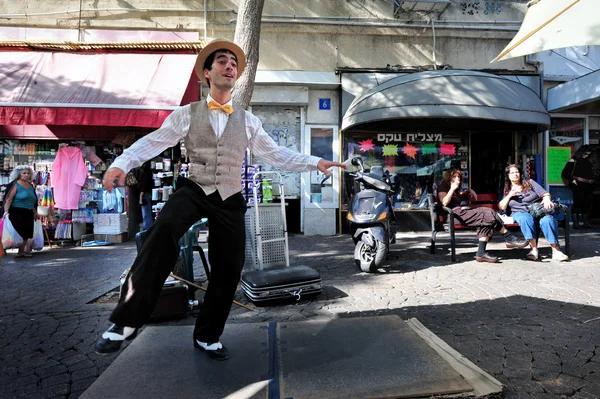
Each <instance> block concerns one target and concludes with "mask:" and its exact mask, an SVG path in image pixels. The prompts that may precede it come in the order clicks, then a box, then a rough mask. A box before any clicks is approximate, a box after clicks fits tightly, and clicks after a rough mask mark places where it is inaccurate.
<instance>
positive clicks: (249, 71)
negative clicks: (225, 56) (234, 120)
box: [233, 0, 265, 109]
mask: <svg viewBox="0 0 600 399" xmlns="http://www.w3.org/2000/svg"><path fill="white" fill-rule="evenodd" d="M264 4H265V0H243V1H242V2H241V3H240V7H239V9H238V16H237V22H236V26H235V35H234V39H233V41H234V42H235V43H237V44H238V45H239V46H240V47H241V48H242V50H244V53H245V54H246V69H245V71H244V73H243V74H242V76H240V77H239V79H238V81H237V83H236V85H235V90H234V91H233V98H234V99H235V100H236V101H237V102H239V103H240V104H241V105H242V107H243V108H244V109H247V108H248V105H250V99H251V98H252V91H253V90H254V79H255V78H256V68H257V67H258V56H259V43H260V22H261V17H262V11H263V6H264Z"/></svg>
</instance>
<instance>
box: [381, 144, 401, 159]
mask: <svg viewBox="0 0 600 399" xmlns="http://www.w3.org/2000/svg"><path fill="white" fill-rule="evenodd" d="M382 149H383V156H384V157H395V156H396V155H398V144H385V145H384V146H383V147H382Z"/></svg>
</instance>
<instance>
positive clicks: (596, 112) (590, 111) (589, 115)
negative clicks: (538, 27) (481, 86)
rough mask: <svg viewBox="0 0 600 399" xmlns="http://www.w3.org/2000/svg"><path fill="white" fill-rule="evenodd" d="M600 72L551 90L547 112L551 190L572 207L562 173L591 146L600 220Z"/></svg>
mask: <svg viewBox="0 0 600 399" xmlns="http://www.w3.org/2000/svg"><path fill="white" fill-rule="evenodd" d="M598 87H600V72H599V71H596V72H592V73H589V74H587V75H584V76H582V77H580V78H578V79H574V80H572V81H569V82H566V83H562V84H560V85H558V86H555V87H553V88H551V89H549V90H548V94H547V98H548V112H550V115H551V117H552V122H551V127H550V129H549V131H548V135H547V140H546V142H547V143H548V144H547V148H546V152H547V159H548V189H549V191H550V192H551V193H552V194H553V195H555V196H557V197H560V198H561V200H562V201H563V202H565V203H566V204H571V203H572V201H573V196H572V192H571V190H569V189H568V188H567V187H565V185H564V184H563V181H562V179H561V178H560V175H559V173H560V171H562V168H563V167H564V165H565V164H566V162H567V161H568V160H569V159H570V158H571V157H572V156H573V154H574V153H575V151H577V149H579V148H580V147H581V146H583V145H586V144H589V145H591V148H592V154H591V156H590V157H589V158H590V160H591V162H592V165H593V168H594V176H595V177H596V179H595V189H594V196H593V199H594V201H593V202H594V203H593V206H592V217H593V218H594V220H595V221H598V220H599V219H600V181H599V180H600V95H599V94H598V92H597V88H598Z"/></svg>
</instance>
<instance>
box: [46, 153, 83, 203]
mask: <svg viewBox="0 0 600 399" xmlns="http://www.w3.org/2000/svg"><path fill="white" fill-rule="evenodd" d="M87 173H88V170H87V168H86V167H85V163H84V162H83V156H82V154H81V150H80V149H79V148H76V147H63V148H61V149H59V150H58V153H57V154H56V158H55V159H54V162H53V163H52V175H53V176H52V178H53V182H54V201H55V203H56V204H55V206H56V207H57V208H59V209H78V208H79V194H80V193H81V187H82V186H83V185H84V184H85V180H86V178H87Z"/></svg>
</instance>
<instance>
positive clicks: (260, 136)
mask: <svg viewBox="0 0 600 399" xmlns="http://www.w3.org/2000/svg"><path fill="white" fill-rule="evenodd" d="M246 128H247V129H249V131H250V132H251V139H250V150H251V151H252V153H254V154H255V155H258V156H259V157H260V158H261V159H263V160H264V161H265V162H267V163H268V164H269V165H271V166H275V167H277V168H281V169H286V170H291V171H294V172H307V171H310V170H314V169H318V170H320V171H321V172H323V173H324V174H325V175H326V176H329V175H330V172H329V170H328V169H329V168H331V167H333V166H339V167H341V168H344V169H346V167H347V166H346V165H344V164H342V163H340V162H334V161H329V160H326V159H322V158H319V157H315V156H312V155H307V154H301V153H299V152H296V151H292V150H290V149H289V148H286V147H282V146H279V145H277V143H276V142H275V140H273V139H272V138H271V136H269V134H268V133H267V132H265V130H264V129H263V127H262V123H261V121H260V119H258V117H256V116H255V115H252V114H251V113H249V112H246Z"/></svg>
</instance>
